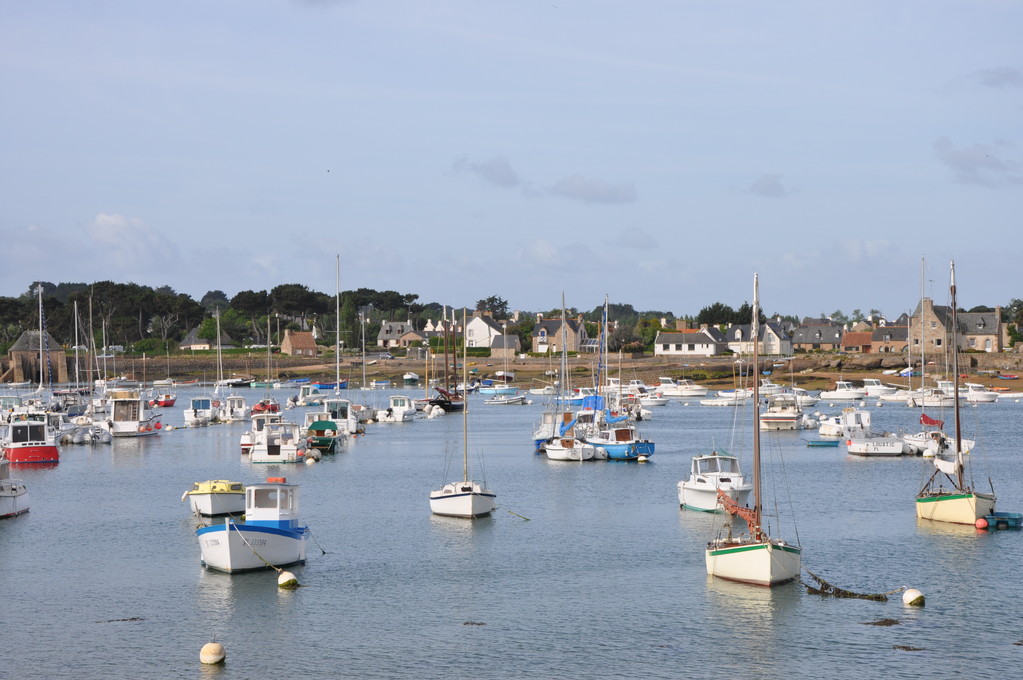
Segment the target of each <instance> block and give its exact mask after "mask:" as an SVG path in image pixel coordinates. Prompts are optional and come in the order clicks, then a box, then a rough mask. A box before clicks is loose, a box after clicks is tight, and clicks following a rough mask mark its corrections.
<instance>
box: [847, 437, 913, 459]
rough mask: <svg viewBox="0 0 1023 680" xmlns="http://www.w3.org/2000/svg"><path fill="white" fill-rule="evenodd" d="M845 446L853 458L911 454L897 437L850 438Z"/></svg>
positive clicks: (906, 445)
mask: <svg viewBox="0 0 1023 680" xmlns="http://www.w3.org/2000/svg"><path fill="white" fill-rule="evenodd" d="M845 445H846V448H847V449H848V450H849V453H851V454H853V455H854V456H901V455H902V454H904V453H911V449H910V447H909V445H908V444H906V442H904V441H903V440H902V439H900V438H899V437H865V438H851V439H849V440H847V441H846V443H845Z"/></svg>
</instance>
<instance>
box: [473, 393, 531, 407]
mask: <svg viewBox="0 0 1023 680" xmlns="http://www.w3.org/2000/svg"><path fill="white" fill-rule="evenodd" d="M483 403H484V404H491V405H496V406H509V405H515V404H526V403H529V402H527V400H526V395H525V394H495V395H494V396H493V397H491V398H489V399H484V400H483Z"/></svg>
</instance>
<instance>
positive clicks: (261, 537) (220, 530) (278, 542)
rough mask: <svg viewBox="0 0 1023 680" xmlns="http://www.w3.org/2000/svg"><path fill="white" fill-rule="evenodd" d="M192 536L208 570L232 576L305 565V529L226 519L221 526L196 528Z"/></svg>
mask: <svg viewBox="0 0 1023 680" xmlns="http://www.w3.org/2000/svg"><path fill="white" fill-rule="evenodd" d="M195 533H196V536H197V537H198V538H199V551H200V556H201V559H202V563H203V565H204V566H205V567H206V568H207V569H214V570H216V571H223V572H226V573H229V574H233V573H237V572H242V571H255V570H259V569H270V568H273V567H286V566H289V565H292V564H301V563H303V562H305V538H306V531H305V528H304V527H302V528H299V529H295V530H293V529H278V528H274V527H264V526H252V525H246V524H238V523H236V522H234V521H233V520H231V519H228V520H226V521H225V522H224V523H223V524H216V525H214V526H209V527H202V528H200V529H197V530H196V532H195ZM257 553H258V555H257ZM268 563H269V564H268Z"/></svg>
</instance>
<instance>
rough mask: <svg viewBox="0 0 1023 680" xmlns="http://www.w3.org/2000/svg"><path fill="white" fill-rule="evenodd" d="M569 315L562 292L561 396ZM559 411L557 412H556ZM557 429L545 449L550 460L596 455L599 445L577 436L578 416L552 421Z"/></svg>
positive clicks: (563, 386) (566, 370)
mask: <svg viewBox="0 0 1023 680" xmlns="http://www.w3.org/2000/svg"><path fill="white" fill-rule="evenodd" d="M567 326H568V323H567V315H566V313H565V294H564V293H562V294H561V368H560V372H559V378H560V379H559V381H558V391H559V396H561V397H564V390H565V389H566V382H565V381H566V379H567V376H568V329H567ZM562 401H563V399H560V398H559V399H558V401H557V404H558V408H562V407H561V402H562ZM556 413H557V412H556ZM559 415H560V414H559ZM552 424H553V425H554V426H555V427H556V428H557V429H556V431H555V432H554V436H553V437H551V438H550V439H548V440H547V442H546V444H545V445H544V451H545V452H546V454H547V457H548V458H549V459H550V460H578V461H583V460H592V459H593V458H594V456H595V455H596V451H597V447H595V446H594V445H593V444H589V443H587V442H586V441H584V440H583V439H582V438H581V437H577V436H576V433H575V426H576V424H577V420H576V418H574V417H573V418H572V419H571V420H570V421H569V422H562V421H561V420H555V421H553V423H552Z"/></svg>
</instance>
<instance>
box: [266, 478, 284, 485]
mask: <svg viewBox="0 0 1023 680" xmlns="http://www.w3.org/2000/svg"><path fill="white" fill-rule="evenodd" d="M287 482H288V478H287V477H267V478H266V483H267V484H286V483H287Z"/></svg>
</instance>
